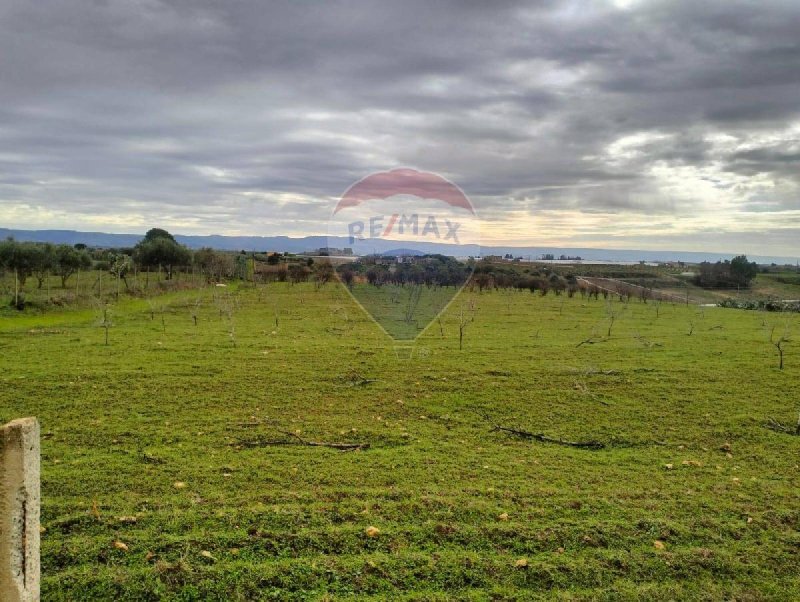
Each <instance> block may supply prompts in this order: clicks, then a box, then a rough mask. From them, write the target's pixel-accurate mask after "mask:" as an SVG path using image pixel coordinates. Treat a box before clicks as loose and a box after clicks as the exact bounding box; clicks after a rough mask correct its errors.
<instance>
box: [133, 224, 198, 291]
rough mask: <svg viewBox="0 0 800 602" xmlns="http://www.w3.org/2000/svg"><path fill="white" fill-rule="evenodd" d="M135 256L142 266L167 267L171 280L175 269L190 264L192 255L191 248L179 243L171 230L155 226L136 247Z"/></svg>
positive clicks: (168, 277)
mask: <svg viewBox="0 0 800 602" xmlns="http://www.w3.org/2000/svg"><path fill="white" fill-rule="evenodd" d="M133 257H134V260H135V261H136V263H138V264H139V265H141V266H144V267H147V268H154V267H157V268H159V269H160V268H162V267H163V268H165V269H166V271H167V280H171V279H172V275H173V271H174V269H175V268H176V267H179V266H185V265H188V264H189V263H190V261H191V257H192V256H191V253H190V252H189V249H187V248H186V247H184V246H183V245H180V244H178V243H177V242H176V241H175V238H174V237H173V236H172V235H171V234H170V233H169V232H167V231H166V230H161V229H160V228H153V229H152V230H150V231H148V232H147V234H146V235H145V237H144V240H142V241H140V242H139V243H138V244H137V245H136V247H134V253H133Z"/></svg>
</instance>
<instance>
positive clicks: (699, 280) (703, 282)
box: [695, 255, 758, 288]
mask: <svg viewBox="0 0 800 602" xmlns="http://www.w3.org/2000/svg"><path fill="white" fill-rule="evenodd" d="M757 274H758V264H756V263H755V262H750V261H748V260H747V257H746V256H745V255H739V256H737V257H734V258H733V259H731V260H727V259H726V260H725V261H718V262H717V263H710V262H708V261H704V262H703V263H701V264H700V271H699V273H698V274H697V276H696V277H695V284H697V285H698V286H702V287H703V288H737V287H742V288H748V287H749V286H750V284H751V283H752V282H753V279H754V278H755V277H756V275H757Z"/></svg>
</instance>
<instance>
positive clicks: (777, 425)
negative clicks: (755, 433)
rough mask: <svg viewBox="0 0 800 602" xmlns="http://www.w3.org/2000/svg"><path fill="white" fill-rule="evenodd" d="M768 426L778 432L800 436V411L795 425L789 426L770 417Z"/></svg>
mask: <svg viewBox="0 0 800 602" xmlns="http://www.w3.org/2000/svg"><path fill="white" fill-rule="evenodd" d="M767 428H768V429H770V430H773V431H775V432H778V433H787V434H789V435H795V436H797V437H800V413H798V416H797V424H796V425H795V426H789V425H786V424H783V423H781V422H778V421H777V420H775V419H774V418H768V419H767Z"/></svg>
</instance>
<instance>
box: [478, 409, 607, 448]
mask: <svg viewBox="0 0 800 602" xmlns="http://www.w3.org/2000/svg"><path fill="white" fill-rule="evenodd" d="M474 412H475V413H476V414H477V415H478V416H480V417H481V418H483V419H484V420H485V421H486V422H488V423H489V425H490V426H491V428H490V429H489V432H493V433H494V432H500V433H505V434H507V435H511V436H513V437H518V438H520V439H526V440H528V441H540V442H541V443H553V444H555V445H563V446H566V447H576V448H579V449H590V450H595V451H596V450H600V449H605V447H606V444H605V443H603V442H602V441H594V440H589V441H568V440H566V439H560V438H557V437H549V436H547V435H545V434H544V433H533V432H530V431H526V430H523V429H519V428H513V427H510V426H505V425H502V424H498V423H497V422H495V421H494V420H493V419H492V418H491V417H490V416H489V415H488V414H486V413H485V412H482V411H480V410H474Z"/></svg>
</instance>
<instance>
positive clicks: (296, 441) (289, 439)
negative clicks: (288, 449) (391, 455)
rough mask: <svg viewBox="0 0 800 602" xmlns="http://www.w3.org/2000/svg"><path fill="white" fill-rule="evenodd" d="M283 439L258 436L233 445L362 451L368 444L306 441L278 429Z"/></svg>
mask: <svg viewBox="0 0 800 602" xmlns="http://www.w3.org/2000/svg"><path fill="white" fill-rule="evenodd" d="M278 432H279V433H280V434H281V435H283V436H284V437H286V438H285V439H265V438H263V437H259V438H257V439H252V440H249V441H238V442H236V443H235V444H234V445H237V446H240V447H269V446H273V445H301V446H305V447H328V448H330V449H338V450H339V451H362V450H365V449H369V447H370V444H369V443H367V442H363V443H338V442H329V441H308V440H306V439H303V438H302V437H300V435H298V434H297V433H292V432H291V431H278Z"/></svg>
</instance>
